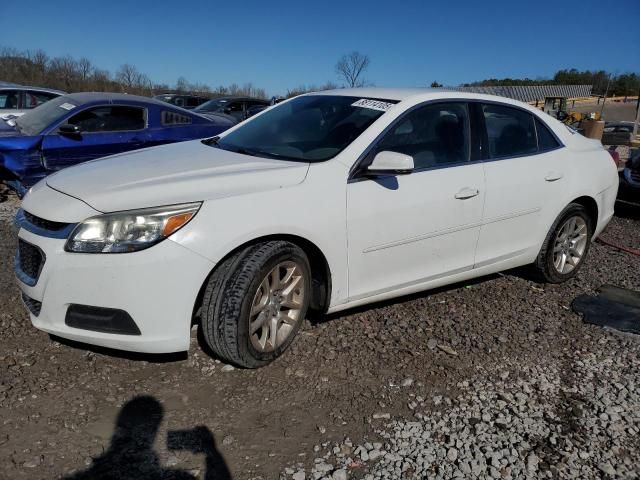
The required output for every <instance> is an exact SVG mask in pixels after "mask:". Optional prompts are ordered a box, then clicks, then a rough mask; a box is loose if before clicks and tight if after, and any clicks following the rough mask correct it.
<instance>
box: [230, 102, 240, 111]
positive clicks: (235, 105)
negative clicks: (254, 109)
mask: <svg viewBox="0 0 640 480" xmlns="http://www.w3.org/2000/svg"><path fill="white" fill-rule="evenodd" d="M227 108H228V109H229V110H230V111H232V112H241V111H242V102H233V103H230V104H229V106H228V107H227Z"/></svg>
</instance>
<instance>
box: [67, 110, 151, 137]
mask: <svg viewBox="0 0 640 480" xmlns="http://www.w3.org/2000/svg"><path fill="white" fill-rule="evenodd" d="M68 123H69V124H71V125H77V126H78V127H80V131H81V132H117V131H127V130H142V129H143V128H144V126H145V118H144V109H142V108H137V107H124V106H114V107H97V108H90V109H88V110H85V111H84V112H80V113H78V114H77V115H74V116H73V117H71V118H70V119H69V121H68Z"/></svg>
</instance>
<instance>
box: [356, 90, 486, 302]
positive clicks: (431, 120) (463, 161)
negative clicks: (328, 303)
mask: <svg viewBox="0 0 640 480" xmlns="http://www.w3.org/2000/svg"><path fill="white" fill-rule="evenodd" d="M470 132H471V125H470V116H469V109H468V105H467V104H466V103H465V102H450V103H430V104H426V105H425V106H422V107H418V108H416V109H414V110H412V111H411V112H409V113H407V114H406V115H405V116H404V117H401V118H400V119H399V120H397V121H396V122H395V124H394V125H392V127H391V128H390V129H388V131H387V133H385V134H384V136H383V137H382V139H381V140H380V141H379V142H378V143H377V144H375V146H374V147H373V149H372V151H371V152H370V153H369V154H368V155H367V157H366V159H365V163H367V162H369V163H370V162H371V159H372V158H373V156H375V154H376V153H378V152H380V151H385V150H386V151H394V152H399V153H404V154H407V155H411V156H412V157H413V159H414V164H415V169H414V171H413V172H411V173H410V174H406V175H397V176H386V177H380V178H368V177H365V176H363V174H362V173H360V175H359V176H357V177H356V178H353V179H351V180H350V183H349V185H348V186H347V230H348V252H349V297H350V300H357V299H360V298H365V297H368V296H372V295H376V294H379V293H385V292H386V291H391V290H396V289H400V288H404V287H411V286H412V285H417V284H421V283H424V282H428V281H430V280H435V279H437V278H439V277H445V276H448V275H453V274H455V273H461V272H463V271H467V270H470V269H472V268H473V264H474V254H475V249H476V243H477V241H478V234H479V231H480V223H481V220H482V209H483V203H484V173H483V168H482V163H480V162H478V161H475V160H472V159H475V158H477V157H478V156H479V154H478V153H477V152H476V149H477V145H472V143H473V144H475V143H477V142H476V141H475V136H474V142H471V134H470ZM360 171H362V169H360Z"/></svg>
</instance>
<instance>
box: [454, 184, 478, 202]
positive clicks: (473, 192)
mask: <svg viewBox="0 0 640 480" xmlns="http://www.w3.org/2000/svg"><path fill="white" fill-rule="evenodd" d="M479 194H480V190H478V189H477V188H469V187H465V188H463V189H462V190H460V191H459V192H458V193H456V194H455V195H454V197H455V198H457V199H458V200H466V199H467V198H473V197H475V196H477V195H479Z"/></svg>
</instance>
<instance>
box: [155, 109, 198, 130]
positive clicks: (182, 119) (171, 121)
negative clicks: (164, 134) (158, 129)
mask: <svg viewBox="0 0 640 480" xmlns="http://www.w3.org/2000/svg"><path fill="white" fill-rule="evenodd" d="M192 121H193V120H192V118H191V117H190V116H189V115H183V114H181V113H177V112H171V111H169V110H163V111H162V113H161V114H160V123H161V124H162V126H164V127H168V126H172V125H189V124H191V122H192Z"/></svg>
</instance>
